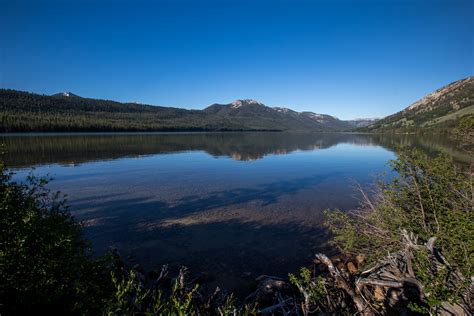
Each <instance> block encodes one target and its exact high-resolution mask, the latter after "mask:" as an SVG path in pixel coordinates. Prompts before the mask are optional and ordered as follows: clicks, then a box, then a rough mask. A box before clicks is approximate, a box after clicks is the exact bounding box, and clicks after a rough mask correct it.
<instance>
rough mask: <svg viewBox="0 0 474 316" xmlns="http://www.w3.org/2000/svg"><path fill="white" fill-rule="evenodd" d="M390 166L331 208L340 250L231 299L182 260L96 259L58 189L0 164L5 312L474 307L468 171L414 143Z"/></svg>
mask: <svg viewBox="0 0 474 316" xmlns="http://www.w3.org/2000/svg"><path fill="white" fill-rule="evenodd" d="M392 167H393V169H394V170H395V171H396V172H397V173H398V176H397V177H396V178H395V179H393V181H392V182H390V183H388V184H385V183H380V191H379V192H378V194H377V195H376V199H375V200H370V199H368V198H366V199H365V202H364V203H363V205H361V208H360V209H359V210H357V211H353V212H349V213H344V212H339V211H328V212H327V225H328V228H329V229H331V231H332V232H333V233H334V241H333V242H334V244H335V245H336V246H338V247H340V249H341V252H342V253H343V254H345V255H344V256H340V257H339V258H327V257H326V256H324V255H323V254H317V255H316V261H315V267H314V268H313V269H309V268H303V269H301V271H300V273H298V274H296V275H290V276H289V278H288V280H286V279H280V278H276V277H268V276H262V277H260V278H258V280H257V281H258V282H259V286H258V287H257V289H256V291H255V292H254V293H252V294H250V295H249V296H248V297H247V298H246V299H245V300H240V301H237V300H236V299H234V298H233V296H229V295H225V294H224V293H223V292H222V291H219V290H216V291H215V292H213V293H209V294H207V295H206V293H204V292H203V291H201V289H200V287H199V285H198V284H197V282H196V281H189V278H188V277H187V276H188V272H187V270H186V269H185V268H182V269H181V270H180V271H179V273H178V274H177V275H176V276H171V275H170V273H169V272H168V269H167V267H166V266H165V267H163V268H162V269H161V270H159V271H155V272H154V271H151V272H148V273H147V272H145V271H142V270H141V269H140V268H137V267H136V268H135V269H130V268H127V267H126V266H125V265H124V263H123V262H122V261H121V259H120V257H119V256H118V254H117V253H112V254H108V255H106V256H104V257H103V258H100V259H96V258H93V257H92V256H91V251H90V245H89V244H88V243H87V241H86V240H85V239H84V237H83V235H82V228H81V226H80V224H78V223H77V222H76V221H75V220H74V219H73V218H72V217H71V215H70V213H69V212H68V208H67V205H66V203H65V201H64V199H62V198H61V196H60V194H58V193H51V192H49V191H48V190H47V189H46V188H45V185H46V184H47V181H46V180H44V179H36V178H34V177H29V178H28V181H27V182H26V183H24V184H21V183H17V182H14V181H13V180H12V178H11V174H9V173H8V171H7V169H5V167H4V166H3V165H0V199H1V200H0V209H1V213H2V216H1V217H0V231H1V234H0V238H1V239H0V300H1V301H0V314H2V315H19V314H31V313H35V314H37V313H41V312H48V313H64V314H81V315H85V314H88V315H89V314H92V315H95V314H107V315H131V314H140V315H253V314H258V313H260V314H270V313H273V314H295V315H301V314H303V315H307V314H320V313H330V314H354V313H359V314H365V315H371V314H387V313H397V314H400V313H407V314H410V313H421V314H437V313H440V312H441V311H446V310H450V311H453V310H454V311H456V312H457V313H461V314H462V313H465V314H468V313H469V312H472V308H473V306H472V298H469V296H468V295H466V293H468V289H469V286H471V287H472V284H470V280H469V278H470V277H471V276H472V275H473V270H472V269H473V264H474V243H473V238H472V236H474V215H473V211H474V210H473V207H474V205H473V183H472V173H471V172H470V171H466V170H459V169H458V168H457V167H456V166H455V165H454V164H453V162H452V161H451V160H450V159H449V158H448V157H446V156H439V157H437V158H435V159H429V158H428V157H426V156H425V155H424V154H421V153H420V152H417V151H405V152H400V153H399V158H398V159H397V160H395V161H393V162H392ZM364 194H365V193H364ZM364 269H365V271H364ZM469 299H471V301H469ZM469 309H471V311H469Z"/></svg>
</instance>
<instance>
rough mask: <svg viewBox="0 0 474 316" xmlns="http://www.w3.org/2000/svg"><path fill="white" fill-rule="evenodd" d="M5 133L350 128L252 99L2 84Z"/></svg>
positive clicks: (323, 117) (0, 97)
mask: <svg viewBox="0 0 474 316" xmlns="http://www.w3.org/2000/svg"><path fill="white" fill-rule="evenodd" d="M0 111H1V115H2V125H0V131H2V132H54V131H57V132H61V131H347V130H350V129H352V128H353V126H352V125H351V124H350V123H349V122H346V121H342V120H339V119H337V118H335V117H333V116H330V115H327V114H317V113H312V112H296V111H293V110H290V109H289V110H288V111H280V110H278V109H275V108H271V107H268V106H266V105H264V104H263V103H261V102H258V101H255V100H252V99H241V100H235V101H233V102H231V103H229V104H212V105H210V106H208V107H206V108H204V109H202V110H188V109H182V108H173V107H162V106H155V105H147V104H138V103H130V102H128V103H121V102H116V101H111V100H100V99H92V98H84V97H80V96H78V95H75V94H73V93H71V92H62V93H57V94H55V95H52V96H47V95H39V94H35V93H29V92H23V91H17V90H11V89H1V90H0Z"/></svg>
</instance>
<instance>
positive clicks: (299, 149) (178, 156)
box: [0, 133, 470, 291]
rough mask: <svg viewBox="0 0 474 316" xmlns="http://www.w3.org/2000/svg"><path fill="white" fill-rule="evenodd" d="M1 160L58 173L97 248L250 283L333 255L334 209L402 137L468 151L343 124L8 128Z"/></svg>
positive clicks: (237, 284)
mask: <svg viewBox="0 0 474 316" xmlns="http://www.w3.org/2000/svg"><path fill="white" fill-rule="evenodd" d="M0 138H1V140H0V142H1V143H4V144H6V146H7V148H8V153H7V154H6V155H5V157H4V159H5V162H6V164H7V165H8V166H9V167H10V168H12V169H13V170H14V171H15V172H16V174H15V179H18V180H22V179H25V177H26V176H27V174H28V173H29V172H31V170H32V168H33V167H34V170H33V173H34V174H35V175H37V176H45V175H48V176H50V177H52V178H53V179H54V180H53V181H52V182H51V183H50V184H49V187H50V188H51V189H52V190H61V192H63V193H64V194H66V195H67V198H68V201H69V205H70V206H71V211H72V213H73V214H74V216H76V218H78V219H80V220H81V221H83V222H84V225H85V227H86V228H85V231H86V236H87V238H89V239H90V240H91V241H92V244H93V247H94V251H95V252H96V253H97V254H101V253H104V252H105V251H107V250H108V249H111V248H117V249H118V250H119V252H120V253H121V255H122V256H123V257H124V258H125V259H126V260H127V261H128V262H129V263H131V264H134V263H140V264H141V265H142V266H144V267H145V268H146V269H151V268H154V267H158V266H160V265H162V264H169V265H170V267H171V269H177V268H179V266H180V265H186V266H187V267H189V268H190V270H191V272H192V274H195V275H203V276H206V278H207V279H208V280H210V282H211V284H219V285H220V286H222V287H224V288H227V289H230V290H237V291H239V290H243V289H244V288H245V287H246V286H247V284H249V281H251V280H253V279H254V278H255V277H256V276H258V275H260V274H271V275H281V276H285V275H286V274H287V273H288V272H292V271H295V270H296V269H297V268H299V267H300V266H303V265H308V264H310V263H311V261H312V258H313V256H314V253H315V252H320V251H323V252H326V253H328V254H334V253H335V249H333V248H332V247H330V246H328V243H327V242H328V239H329V238H330V235H329V234H328V232H327V231H326V230H325V229H324V227H322V225H321V221H322V212H323V211H324V210H325V209H341V210H349V209H353V208H356V207H357V206H358V199H359V196H358V195H357V192H356V189H355V188H356V186H357V185H360V186H361V187H363V188H364V189H365V190H367V192H372V191H373V189H374V187H373V183H374V180H375V179H376V177H377V176H378V175H381V174H382V173H383V172H387V173H388V174H387V175H385V176H386V177H387V176H390V169H389V167H388V166H387V162H388V161H389V160H391V159H394V158H395V154H394V150H395V148H396V147H397V146H400V145H404V146H414V147H418V148H420V149H422V150H424V151H426V152H427V153H429V154H435V153H436V152H440V151H441V152H446V153H449V154H451V155H453V156H454V158H455V159H456V161H459V162H461V163H462V162H468V161H469V160H470V157H469V155H467V154H465V153H463V152H462V151H460V150H458V149H456V146H455V145H454V144H452V142H450V141H449V140H444V139H443V138H440V137H419V136H416V137H415V136H412V135H392V136H390V135H366V134H337V133H326V134H322V133H304V134H303V133H301V134H300V133H173V134H164V133H161V134H160V133H143V134H140V133H139V134H120V133H116V134H49V135H45V134H31V135H21V134H19V135H2V136H1V137H0Z"/></svg>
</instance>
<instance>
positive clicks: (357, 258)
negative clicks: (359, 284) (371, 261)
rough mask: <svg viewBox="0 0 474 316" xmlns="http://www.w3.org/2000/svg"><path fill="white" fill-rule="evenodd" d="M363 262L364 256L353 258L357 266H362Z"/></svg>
mask: <svg viewBox="0 0 474 316" xmlns="http://www.w3.org/2000/svg"><path fill="white" fill-rule="evenodd" d="M364 260H365V256H364V255H357V256H356V257H355V261H356V263H357V265H358V266H360V265H361V264H362V262H364Z"/></svg>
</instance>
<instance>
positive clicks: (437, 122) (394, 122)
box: [363, 76, 474, 132]
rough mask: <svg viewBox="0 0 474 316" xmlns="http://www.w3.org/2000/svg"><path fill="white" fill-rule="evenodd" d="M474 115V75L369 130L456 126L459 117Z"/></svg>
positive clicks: (371, 126) (433, 94) (370, 126)
mask: <svg viewBox="0 0 474 316" xmlns="http://www.w3.org/2000/svg"><path fill="white" fill-rule="evenodd" d="M472 114H474V76H469V77H466V78H463V79H460V80H456V81H453V82H451V83H449V84H447V85H445V86H443V87H441V88H438V89H436V90H435V91H433V92H431V93H429V94H427V95H425V96H423V97H422V98H421V99H419V100H417V101H415V102H414V103H412V104H410V105H409V106H407V107H406V108H404V109H402V110H401V111H399V112H396V113H394V114H392V115H389V116H387V117H385V118H382V119H380V120H378V121H376V122H374V123H372V124H370V125H368V126H367V127H365V128H364V129H363V130H365V131H377V132H380V131H415V130H419V129H422V128H448V129H449V128H453V127H454V126H455V125H456V124H457V121H458V120H459V119H461V118H462V117H464V116H467V115H472Z"/></svg>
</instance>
